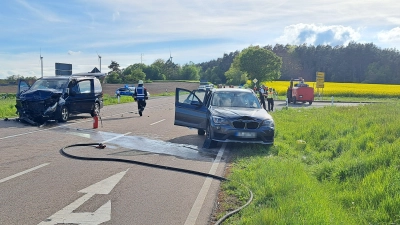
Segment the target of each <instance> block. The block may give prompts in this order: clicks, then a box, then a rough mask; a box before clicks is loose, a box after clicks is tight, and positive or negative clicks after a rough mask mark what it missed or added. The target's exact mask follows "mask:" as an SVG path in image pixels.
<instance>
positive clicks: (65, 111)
mask: <svg viewBox="0 0 400 225" xmlns="http://www.w3.org/2000/svg"><path fill="white" fill-rule="evenodd" d="M68 118H69V111H68V108H67V107H65V106H63V107H62V108H61V111H60V118H59V119H58V121H59V122H63V123H65V122H67V120H68Z"/></svg>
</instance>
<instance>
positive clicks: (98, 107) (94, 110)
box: [90, 102, 100, 117]
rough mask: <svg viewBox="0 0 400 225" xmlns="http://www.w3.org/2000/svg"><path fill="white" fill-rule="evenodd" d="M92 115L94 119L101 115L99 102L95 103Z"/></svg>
mask: <svg viewBox="0 0 400 225" xmlns="http://www.w3.org/2000/svg"><path fill="white" fill-rule="evenodd" d="M96 112H97V113H96ZM90 115H91V116H92V117H94V116H95V115H100V105H99V103H98V102H96V103H94V106H93V110H92V112H91V113H90Z"/></svg>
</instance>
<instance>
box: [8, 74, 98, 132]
mask: <svg viewBox="0 0 400 225" xmlns="http://www.w3.org/2000/svg"><path fill="white" fill-rule="evenodd" d="M104 76H105V74H104V73H80V74H72V75H70V76H53V77H43V78H40V79H38V80H37V81H36V82H35V83H33V84H32V86H30V85H29V84H28V82H26V81H24V80H20V81H19V84H18V91H17V101H16V105H15V107H16V108H17V113H18V115H19V120H22V121H25V122H28V123H31V124H33V125H38V124H43V123H45V122H46V121H48V120H56V121H59V122H66V121H67V120H68V119H69V117H70V115H75V114H81V113H90V115H91V116H94V115H95V114H97V115H98V114H99V113H100V109H101V108H102V107H103V89H102V86H101V82H100V80H99V78H101V77H104Z"/></svg>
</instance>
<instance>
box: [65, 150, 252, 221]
mask: <svg viewBox="0 0 400 225" xmlns="http://www.w3.org/2000/svg"><path fill="white" fill-rule="evenodd" d="M82 146H92V147H95V148H98V149H104V148H105V147H106V145H105V144H103V143H85V144H72V145H68V146H65V147H63V148H61V149H60V153H61V155H63V156H65V157H68V158H71V159H78V160H90V161H108V162H122V163H129V164H136V165H141V166H148V167H152V168H158V169H164V170H171V171H176V172H181V173H188V174H193V175H198V176H203V177H210V178H213V179H216V180H219V181H232V180H229V179H227V178H225V177H221V176H217V175H213V174H209V173H203V172H200V171H196V170H188V169H183V168H178V167H171V166H163V165H158V164H152V163H146V162H142V161H136V160H128V159H119V158H95V157H84V156H77V155H72V154H69V153H67V152H65V149H67V148H72V147H82ZM233 182H236V181H233ZM240 184H241V185H242V186H243V187H245V188H247V190H248V191H249V194H250V198H249V200H248V201H247V202H246V203H245V204H244V205H242V206H241V207H239V208H237V209H235V210H233V211H231V212H228V213H227V214H225V216H223V217H222V218H220V219H219V220H218V221H217V222H216V223H215V225H219V224H221V223H222V222H223V221H225V220H226V219H227V218H229V217H230V216H232V215H233V214H235V213H237V212H239V211H240V210H242V209H243V208H245V207H246V206H248V205H249V204H250V203H251V202H252V201H253V192H252V191H251V190H250V189H249V188H248V187H247V186H245V185H244V184H242V183H240Z"/></svg>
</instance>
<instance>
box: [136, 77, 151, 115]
mask: <svg viewBox="0 0 400 225" xmlns="http://www.w3.org/2000/svg"><path fill="white" fill-rule="evenodd" d="M133 98H134V99H135V101H136V102H137V105H138V111H139V115H140V116H142V115H143V111H144V108H145V107H146V100H147V99H148V97H147V89H146V88H145V87H144V86H143V81H142V80H139V82H138V86H137V87H136V88H135V93H133Z"/></svg>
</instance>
